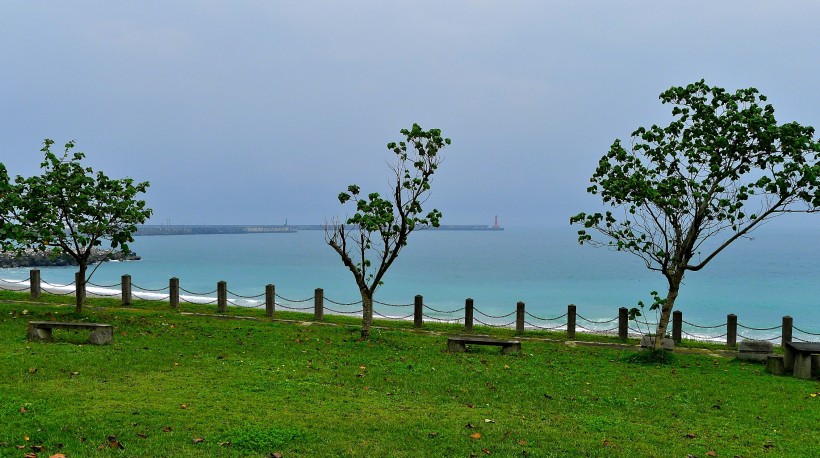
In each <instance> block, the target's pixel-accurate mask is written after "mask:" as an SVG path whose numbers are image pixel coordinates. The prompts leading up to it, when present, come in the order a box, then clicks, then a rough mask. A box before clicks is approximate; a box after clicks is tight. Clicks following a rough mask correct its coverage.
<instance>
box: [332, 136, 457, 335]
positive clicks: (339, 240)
mask: <svg viewBox="0 0 820 458" xmlns="http://www.w3.org/2000/svg"><path fill="white" fill-rule="evenodd" d="M401 133H402V134H403V135H404V136H405V137H406V140H405V141H401V142H399V143H388V144H387V148H388V149H389V150H390V151H392V152H393V154H395V161H394V163H393V164H392V166H391V169H392V170H393V173H394V175H393V176H392V177H391V181H392V180H394V181H393V182H392V183H391V185H392V186H393V190H392V192H391V194H390V196H389V197H388V198H382V197H381V196H380V195H379V194H378V193H371V194H368V195H366V196H365V195H363V194H361V192H360V189H359V186H357V185H355V184H354V185H350V186H348V188H347V192H342V193H340V194H339V202H341V203H342V204H345V203H347V202H348V201H353V202H355V204H356V214H354V215H353V216H352V217H350V218H348V219H347V220H346V221H345V222H344V223H342V222H341V221H340V220H338V219H336V220H334V221H333V222H332V224H329V225H326V226H325V240H326V241H327V243H328V245H330V246H331V247H332V248H333V249H334V250H335V251H336V253H338V254H339V256H340V257H341V258H342V262H343V263H344V265H345V266H346V267H347V268H348V269H349V270H350V272H351V273H353V277H354V278H355V280H356V285H357V286H358V288H359V293H360V294H361V297H362V330H361V335H362V338H365V339H366V338H367V337H368V336H369V335H370V326H371V324H372V322H373V295H374V294H375V292H376V289H377V288H378V287H379V286H380V285H381V284H382V279H383V277H384V275H385V273H387V270H388V269H389V268H390V266H391V265H392V264H393V261H395V260H396V258H397V257H398V255H399V252H400V251H401V249H402V248H404V246H406V245H407V237H408V236H409V235H410V233H411V232H413V231H414V230H416V229H420V228H424V227H429V226H432V227H438V226H439V220H440V219H441V212H440V211H438V210H436V209H433V210H432V211H430V212H428V213H427V214H426V215H424V216H422V212H423V210H422V205H423V204H424V202H425V201H426V200H427V198H428V197H429V193H430V180H431V178H432V176H433V174H434V173H435V172H436V169H437V168H438V166H439V164H440V163H441V159H442V157H441V155H440V154H439V150H440V149H442V148H443V147H444V146H445V145H449V144H450V139H449V138H442V136H441V131H440V130H439V129H430V130H427V131H425V130H422V128H421V127H419V126H418V124H413V127H412V128H411V129H410V130H407V129H402V130H401Z"/></svg>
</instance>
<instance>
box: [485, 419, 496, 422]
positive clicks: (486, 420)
mask: <svg viewBox="0 0 820 458" xmlns="http://www.w3.org/2000/svg"><path fill="white" fill-rule="evenodd" d="M484 423H495V420H490V419H489V418H485V419H484Z"/></svg>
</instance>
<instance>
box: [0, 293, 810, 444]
mask: <svg viewBox="0 0 820 458" xmlns="http://www.w3.org/2000/svg"><path fill="white" fill-rule="evenodd" d="M4 294H5V295H4V296H0V297H6V299H5V300H0V456H4V457H5V456H9V457H23V456H24V455H25V454H26V453H32V452H35V451H38V450H39V447H41V446H42V447H44V449H42V450H39V451H38V456H51V455H53V454H57V453H63V454H65V455H66V456H68V457H88V456H140V457H142V456H150V457H175V456H186V457H187V456H236V457H246V456H250V457H254V456H270V455H271V454H272V453H281V454H282V456H284V457H298V456H302V457H315V456H333V457H344V456H356V457H382V456H385V457H389V456H396V457H405V456H406V457H420V456H423V457H428V456H433V457H437V456H441V457H469V456H479V457H480V456H485V455H490V454H491V455H492V456H529V457H550V456H602V457H603V456H606V457H609V456H630V457H636V456H661V457H686V456H688V455H694V456H698V457H704V456H712V455H709V453H710V452H713V453H715V454H716V456H721V457H733V456H742V457H753V456H789V457H813V456H817V455H818V451H820V434H818V430H820V395H818V393H820V382H818V381H817V380H811V381H805V380H798V379H795V378H793V377H778V376H773V375H770V374H768V373H766V372H765V370H764V368H763V366H762V365H753V364H745V363H740V362H738V361H736V360H734V359H730V358H724V357H720V356H716V355H715V356H710V355H709V354H706V353H701V354H694V353H692V354H690V353H685V354H677V355H676V356H675V359H674V361H673V362H672V363H671V364H668V365H641V364H636V363H632V362H630V360H629V356H630V355H632V354H634V353H635V350H634V349H624V348H623V347H615V346H607V345H599V346H586V345H567V344H566V343H564V342H561V341H548V340H541V339H531V340H525V341H524V342H523V349H524V351H523V353H521V354H518V355H502V354H501V353H500V351H499V350H498V349H497V348H483V347H482V348H478V349H475V350H471V351H470V352H468V353H463V354H451V353H447V352H446V351H445V349H446V334H447V333H448V332H458V331H459V328H458V327H457V326H451V327H448V326H445V325H436V326H425V329H426V330H425V331H424V332H418V331H413V330H412V329H408V328H406V327H405V326H407V325H404V324H390V327H387V328H381V329H378V330H375V331H374V333H373V338H372V339H371V340H370V341H366V342H363V341H360V340H359V339H358V337H359V333H358V328H357V327H356V326H355V325H354V323H355V320H350V319H343V318H339V317H328V320H329V321H333V322H335V324H318V323H310V322H306V321H301V320H298V319H297V320H295V321H271V320H269V319H265V318H264V317H262V316H261V314H262V312H261V311H258V310H236V309H231V311H230V313H231V314H232V315H240V314H242V315H247V316H250V317H253V318H254V319H224V318H218V317H215V316H213V315H211V314H210V313H211V311H209V309H207V308H206V307H198V306H192V305H188V306H186V307H185V309H184V311H187V312H192V311H200V312H203V314H202V315H191V314H183V313H181V312H179V311H171V310H168V309H166V308H164V307H163V306H162V305H161V304H159V305H158V304H157V303H138V304H135V306H134V307H133V308H129V309H123V308H118V307H116V306H113V305H114V304H116V301H113V300H108V299H92V300H91V302H92V304H93V305H96V306H97V307H94V308H91V307H89V308H88V309H87V311H86V312H85V313H83V315H81V316H77V315H75V314H74V312H73V308H72V306H69V305H61V304H57V303H51V302H49V301H52V302H60V301H61V300H62V299H59V298H50V299H49V298H48V296H46V300H45V301H44V302H41V303H36V304H35V303H27V302H17V301H13V300H10V298H13V297H12V296H10V295H9V294H8V293H4ZM19 297H25V296H19ZM65 300H66V301H68V300H70V298H69V299H65ZM278 316H279V317H287V318H302V319H305V317H304V316H301V317H300V316H298V315H295V314H290V315H288V314H278ZM29 320H59V321H79V320H86V321H89V322H104V323H111V324H113V325H114V326H115V327H116V328H115V334H114V343H113V344H112V345H107V346H93V345H88V344H86V343H85V341H86V339H87V337H88V336H87V333H83V332H79V333H74V332H71V331H59V330H58V331H54V335H55V338H56V342H54V343H40V342H28V341H26V339H25V329H26V322H27V321H29ZM505 333H506V331H505V332H499V335H502V334H505ZM598 340H601V339H598ZM110 436H114V438H112V439H110V440H109V437H110ZM20 447H22V448H20Z"/></svg>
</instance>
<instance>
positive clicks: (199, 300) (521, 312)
mask: <svg viewBox="0 0 820 458" xmlns="http://www.w3.org/2000/svg"><path fill="white" fill-rule="evenodd" d="M6 282H7V283H10V284H12V285H21V286H19V287H18V286H12V287H8V286H6V287H4V286H2V285H0V289H4V290H9V291H18V292H21V291H26V290H28V291H29V292H30V294H31V297H32V299H38V298H40V296H41V294H42V292H43V291H45V292H48V293H50V294H58V295H69V294H75V293H76V286H75V287H74V288H70V289H68V290H66V288H68V287H70V286H71V285H76V284H79V283H82V280H80V279H79V277H76V278H75V281H73V282H71V283H69V284H67V285H56V284H52V283H48V282H47V281H45V280H42V278H41V276H40V271H39V270H38V269H32V270H31V271H30V274H29V278H27V279H25V280H19V281H6ZM26 282H28V286H26V285H24V283H26ZM86 286H91V287H97V288H100V289H102V290H105V291H99V290H98V291H91V292H90V293H89V294H92V295H95V296H104V297H116V296H120V297H121V299H122V304H123V305H125V306H128V305H131V304H132V302H133V299H134V298H137V299H143V300H156V301H168V303H169V305H170V307H171V308H174V309H176V308H178V307H179V304H180V302H186V303H192V304H200V305H208V304H216V311H217V312H218V313H224V312H225V311H226V310H227V307H228V305H232V306H241V307H245V308H249V307H250V308H258V307H262V306H264V307H265V315H266V316H268V317H271V318H273V317H275V315H276V309H277V307H279V308H281V309H285V310H290V311H298V312H303V313H309V312H310V311H311V310H312V311H313V319H314V320H316V321H322V320H323V319H324V313H325V311H328V312H330V313H332V314H335V315H357V314H360V313H361V312H362V308H361V304H362V302H361V301H355V302H338V301H335V300H333V299H331V298H327V297H325V294H324V290H323V289H322V288H316V290H314V293H313V296H311V297H308V298H305V299H291V298H286V297H283V296H281V295H279V294H277V293H276V287H275V286H274V285H272V284H268V285H266V286H265V292H263V293H260V294H257V295H255V296H248V295H241V294H237V293H235V292H233V291H230V290H229V289H228V284H227V282H225V281H220V282H218V283H217V285H216V289H215V290H213V291H206V292H195V291H189V290H187V289H185V288H182V287H181V286H180V284H179V278H176V277H173V278H171V279H169V281H168V286H166V287H162V288H158V289H151V288H145V287H141V286H139V285H137V284H135V283H133V282H132V281H131V276H130V275H123V276H122V280H121V281H120V282H119V283H115V284H110V285H99V284H95V283H92V282H90V281H89V282H86ZM117 287H119V288H120V292H119V293H111V292H107V291H108V290H110V289H113V288H117ZM48 288H50V289H51V290H49V289H48ZM181 292H182V293H185V294H182V295H181V294H180V293H181ZM213 294H216V298H211V296H212V295H213ZM263 297H264V301H263V300H262V298H263ZM240 300H245V301H247V302H249V303H248V304H245V305H241V304H239V301H240ZM250 302H257V304H256V305H250ZM310 302H313V304H310ZM326 303H329V304H331V305H332V307H330V306H326V305H325V304H326ZM374 303H375V304H378V305H380V306H383V307H386V308H387V309H389V310H397V311H398V310H399V309H405V308H408V309H409V308H412V311H411V313H409V314H403V313H399V314H393V313H391V314H384V313H380V312H379V311H378V310H374V312H373V313H374V314H375V315H376V316H378V317H379V318H382V319H393V320H409V319H411V318H412V320H413V326H414V327H416V328H421V327H422V326H424V323H425V321H427V322H438V323H463V324H464V329H465V331H466V332H472V331H473V327H474V326H475V325H476V324H478V325H482V326H489V327H496V328H514V329H515V331H516V334H519V335H521V334H524V332H525V331H528V330H529V331H539V330H540V331H554V332H560V331H565V332H566V335H567V338H569V339H574V338H575V336H576V332H578V331H581V332H588V333H595V334H606V335H612V336H617V337H618V338H620V339H622V340H626V339H627V338H628V337H629V336H630V335H632V336H636V335H643V334H644V332H643V331H641V330H640V329H635V328H633V327H632V326H630V320H629V311H628V310H627V308H626V307H620V308H619V309H618V314H617V316H615V317H614V318H611V319H601V320H591V319H588V318H585V317H584V316H582V315H579V314H578V311H577V306H575V305H573V304H570V305H568V306H567V311H566V313H564V314H562V315H559V316H555V317H539V316H536V315H533V314H531V313H529V312H527V310H526V305H525V304H524V302H518V303H517V304H516V308H515V310H514V311H512V312H510V313H507V314H503V315H490V314H487V313H484V312H482V311H481V310H479V309H477V308H475V305H474V301H473V299H471V298H467V299H466V300H465V302H464V307H460V308H457V309H453V310H440V309H436V308H433V307H431V306H429V305H427V304H425V303H424V297H423V296H421V295H417V296H415V298H414V300H413V303H410V304H389V303H384V302H379V301H375V300H374ZM351 307H352V308H351ZM345 308H348V310H345ZM632 321H633V322H634V323H635V324H636V325H643V326H646V327H647V329H649V330H651V329H652V328H653V327H654V326H656V325H657V323H651V322H647V321H641V320H639V319H634V320H632ZM684 325H686V326H687V327H688V330H689V331H692V332H687V330H685V329H684ZM740 330H742V332H741V331H740ZM748 331H754V332H758V333H761V332H765V333H767V334H769V337H760V336H754V337H753V336H749V335H748ZM778 331H779V333H778ZM693 332H697V333H699V334H694V333H693ZM709 333H718V334H715V335H710V334H709ZM744 333H747V334H746V335H744ZM795 334H798V335H795ZM684 336H686V337H687V338H689V339H693V340H701V341H714V342H718V341H721V342H725V343H726V345H727V346H729V347H734V346H736V345H737V339H738V337H740V338H741V339H744V340H769V341H777V340H779V341H780V344H781V345H784V344H785V343H786V342H792V341H798V342H808V341H811V340H820V333H814V332H809V331H807V330H804V329H800V328H798V327H796V326H794V322H793V319H792V317H790V316H784V317H783V320H782V322H781V324H779V325H777V326H771V327H763V328H760V327H752V326H746V325H744V324H741V323H739V322H738V318H737V315H735V314H729V315H727V316H726V322H725V323H718V324H713V325H700V324H695V323H690V322H688V321H685V320H684V319H683V312H681V311H680V310H676V311H674V312H672V332H671V337H672V340H674V341H675V342H676V343H680V342H681V340H682V338H683V337H684ZM801 336H802V337H801ZM724 339H725V340H724Z"/></svg>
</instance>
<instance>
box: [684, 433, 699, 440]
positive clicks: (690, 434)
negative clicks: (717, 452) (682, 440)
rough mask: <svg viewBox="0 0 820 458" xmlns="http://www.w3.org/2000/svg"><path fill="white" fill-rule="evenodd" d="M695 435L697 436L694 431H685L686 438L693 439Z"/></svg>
mask: <svg viewBox="0 0 820 458" xmlns="http://www.w3.org/2000/svg"><path fill="white" fill-rule="evenodd" d="M696 437H698V436H697V435H696V434H695V433H687V434H686V438H687V439H694V438H696Z"/></svg>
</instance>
